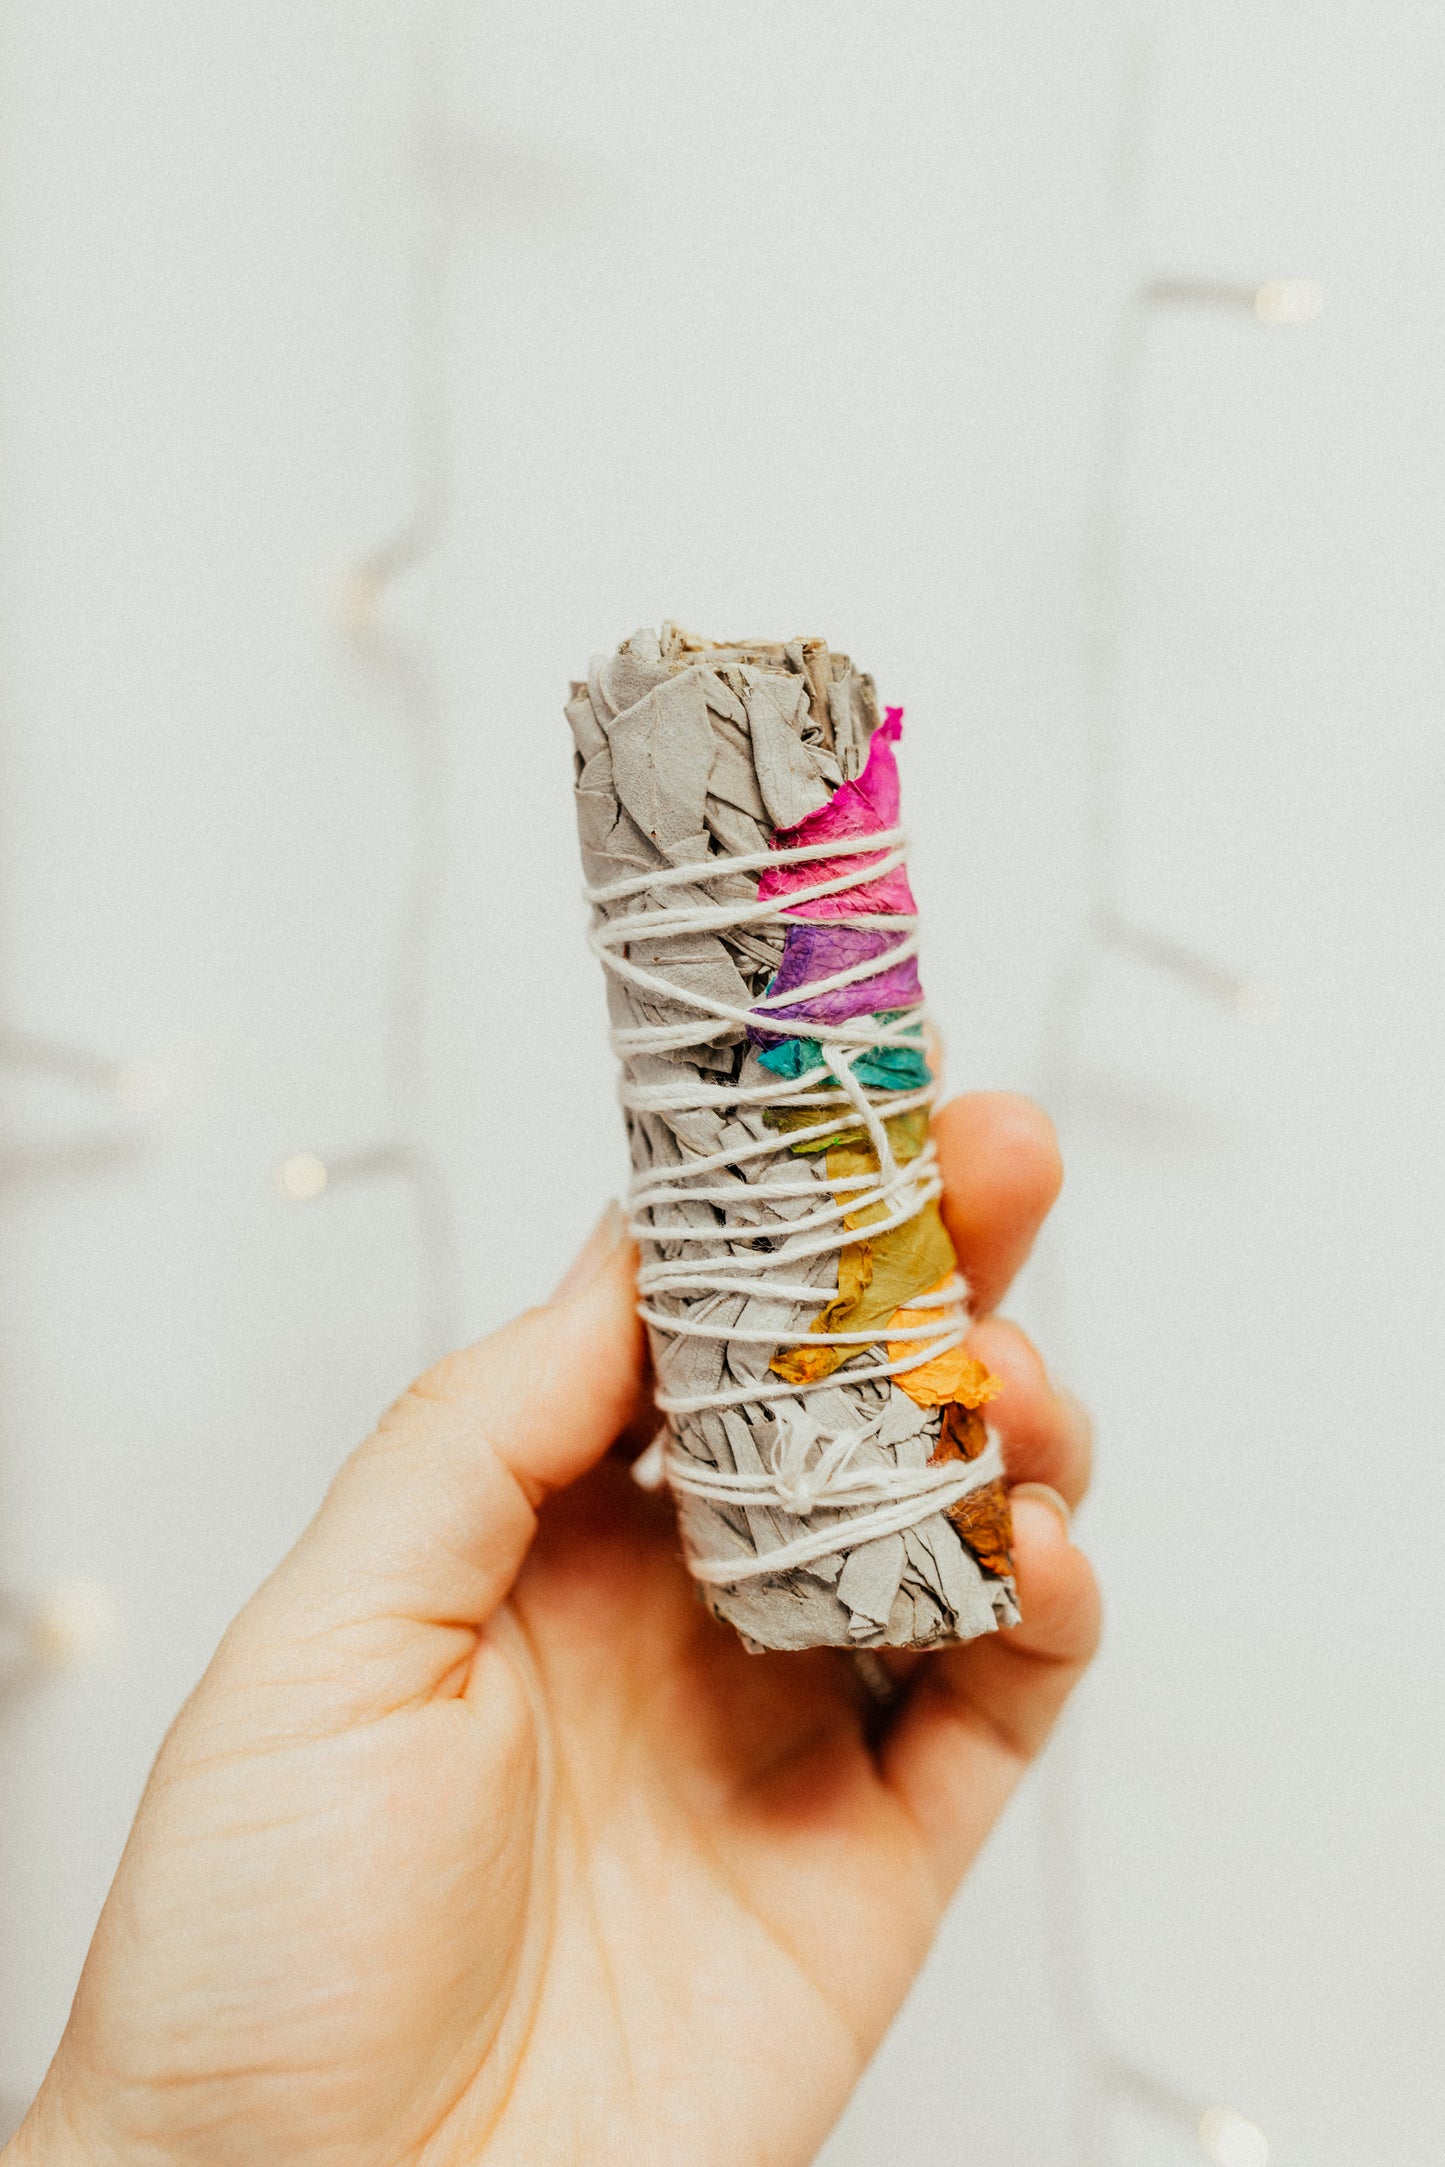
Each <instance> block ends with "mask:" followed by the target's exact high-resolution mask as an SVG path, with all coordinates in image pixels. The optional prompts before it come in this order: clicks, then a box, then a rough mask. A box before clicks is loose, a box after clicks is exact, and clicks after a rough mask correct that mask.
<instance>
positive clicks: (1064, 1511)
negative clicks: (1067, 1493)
mask: <svg viewBox="0 0 1445 2167" xmlns="http://www.w3.org/2000/svg"><path fill="white" fill-rule="evenodd" d="M1008 1495H1009V1503H1010V1504H1011V1505H1012V1504H1016V1503H1017V1502H1018V1500H1019V1499H1020V1498H1029V1497H1032V1498H1037V1500H1038V1502H1039V1503H1040V1504H1041V1505H1047V1506H1048V1508H1049V1510H1050V1512H1056V1513H1057V1514H1058V1516H1059V1518H1060V1520H1061V1521H1062V1522H1063V1527H1064V1533H1065V1534H1066V1535H1067V1534H1068V1532H1069V1529H1070V1528H1071V1527H1072V1525H1073V1520H1074V1516H1073V1514H1072V1512H1070V1510H1069V1507H1068V1505H1067V1503H1066V1501H1065V1500H1064V1499H1063V1498H1062V1497H1060V1495H1059V1493H1058V1491H1057V1490H1054V1489H1051V1488H1050V1487H1049V1485H1048V1483H1046V1482H1016V1483H1015V1484H1014V1486H1013V1488H1012V1489H1011V1490H1010V1491H1009V1494H1008Z"/></svg>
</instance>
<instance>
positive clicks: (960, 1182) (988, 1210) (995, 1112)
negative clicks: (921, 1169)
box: [933, 1091, 1064, 1317]
mask: <svg viewBox="0 0 1445 2167" xmlns="http://www.w3.org/2000/svg"><path fill="white" fill-rule="evenodd" d="M933 1139H934V1142H935V1143H936V1144H937V1146H938V1167H939V1172H940V1173H941V1174H942V1176H943V1184H944V1189H943V1197H942V1201H941V1209H942V1212H943V1220H944V1224H945V1226H946V1227H947V1228H948V1231H949V1233H950V1235H951V1236H952V1237H953V1246H954V1248H955V1250H956V1251H957V1252H958V1263H959V1269H960V1270H961V1271H962V1273H963V1276H964V1278H965V1279H966V1280H967V1281H968V1284H969V1287H970V1289H971V1290H972V1294H973V1313H974V1315H975V1316H978V1317H982V1316H986V1315H987V1314H988V1312H989V1311H990V1310H991V1309H996V1308H997V1306H998V1304H999V1303H1000V1302H1001V1301H1002V1300H1003V1297H1004V1295H1005V1294H1006V1292H1007V1291H1008V1287H1009V1283H1010V1281H1011V1280H1012V1279H1013V1277H1014V1274H1015V1273H1016V1272H1017V1271H1019V1270H1020V1268H1021V1267H1022V1265H1023V1263H1024V1261H1025V1259H1026V1258H1027V1256H1028V1253H1029V1251H1030V1250H1031V1249H1032V1247H1033V1245H1034V1237H1035V1235H1036V1234H1037V1233H1038V1231H1039V1228H1040V1227H1041V1226H1042V1225H1043V1223H1044V1220H1045V1219H1046V1218H1047V1217H1048V1214H1049V1210H1050V1207H1051V1206H1052V1204H1053V1202H1054V1199H1055V1197H1057V1195H1058V1193H1059V1190H1060V1188H1061V1187H1062V1186H1063V1179H1064V1169H1063V1162H1062V1161H1061V1159H1060V1157H1059V1144H1058V1138H1057V1137H1056V1136H1055V1134H1054V1125H1053V1123H1052V1121H1050V1119H1049V1117H1048V1115H1047V1114H1046V1113H1045V1112H1044V1110H1043V1108H1042V1107H1041V1106H1035V1104H1034V1102H1033V1100H1032V1099H1025V1098H1019V1097H1017V1096H1016V1095H1015V1094H1014V1093H1013V1092H1011V1091H973V1092H970V1093H969V1094H968V1096H967V1097H966V1098H961V1099H951V1100H950V1101H949V1103H948V1105H947V1106H944V1107H942V1108H940V1110H939V1112H938V1113H937V1114H935V1116H934V1119H933Z"/></svg>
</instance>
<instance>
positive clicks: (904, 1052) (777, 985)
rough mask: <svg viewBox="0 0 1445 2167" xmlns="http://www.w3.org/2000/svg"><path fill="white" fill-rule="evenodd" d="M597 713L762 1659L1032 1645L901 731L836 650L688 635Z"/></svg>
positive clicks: (640, 1064)
mask: <svg viewBox="0 0 1445 2167" xmlns="http://www.w3.org/2000/svg"><path fill="white" fill-rule="evenodd" d="M567 718H568V721H569V722H570V724H571V727H572V733H573V737H574V739H575V741H576V749H577V817H578V826H579V830H580V834H581V843H582V858H583V864H584V867H585V870H586V876H587V881H588V888H587V895H588V900H589V901H590V903H591V905H592V909H593V930H592V944H593V947H594V949H595V950H596V953H597V954H598V956H599V957H600V958H601V961H602V963H603V964H604V966H605V968H606V972H607V988H608V1005H609V1011H610V1014H611V1019H612V1026H613V1028H612V1043H613V1045H614V1047H615V1049H616V1051H617V1053H618V1055H619V1057H620V1059H621V1062H622V1086H621V1099H622V1104H623V1106H624V1108H625V1109H626V1116H627V1125H628V1135H629V1138H630V1141H631V1147H632V1163H633V1170H634V1172H633V1182H632V1189H631V1199H630V1203H631V1223H632V1230H633V1233H634V1234H635V1236H636V1237H637V1240H638V1242H639V1245H640V1248H641V1253H642V1265H641V1270H640V1274H639V1281H638V1284H639V1291H640V1295H641V1304H640V1306H641V1310H642V1315H643V1317H644V1318H645V1319H646V1322H647V1326H648V1330H649V1333H650V1335H651V1341H652V1350H653V1359H654V1366H655V1369H656V1374H657V1403H658V1406H659V1408H660V1409H661V1410H662V1412H663V1414H664V1415H665V1417H666V1429H665V1431H664V1433H663V1436H662V1438H661V1439H660V1440H659V1443H658V1445H657V1446H656V1447H655V1448H654V1456H655V1461H660V1469H661V1473H662V1474H663V1475H665V1477H666V1480H667V1482H668V1484H669V1485H670V1487H671V1489H672V1492H673V1494H674V1496H675V1498H676V1500H677V1504H678V1510H679V1515H680V1520H681V1526H682V1536H683V1548H684V1551H685V1554H686V1557H687V1561H688V1566H689V1569H690V1571H691V1572H692V1574H693V1576H694V1578H695V1579H696V1581H697V1583H698V1585H699V1588H700V1590H701V1591H702V1593H703V1595H704V1597H705V1599H706V1601H707V1602H708V1604H709V1605H710V1607H711V1608H712V1610H713V1611H714V1612H715V1613H716V1615H717V1616H719V1617H721V1618H726V1619H728V1620H729V1621H730V1622H731V1623H732V1624H733V1625H734V1626H736V1628H737V1629H738V1631H739V1632H740V1633H741V1634H742V1635H743V1637H744V1639H745V1640H746V1641H747V1643H748V1645H749V1646H751V1647H754V1648H809V1647H817V1646H840V1647H852V1648H868V1647H881V1646H888V1647H922V1646H929V1645H933V1644H936V1643H938V1642H942V1641H951V1640H967V1639H971V1638H972V1637H974V1636H975V1635H976V1634H978V1633H982V1632H987V1631H990V1630H991V1629H992V1628H993V1627H994V1626H995V1625H997V1624H1009V1623H1012V1622H1013V1621H1014V1619H1015V1618H1016V1616H1017V1611H1016V1609H1015V1605H1014V1590H1013V1580H1012V1560H1011V1558H1010V1555H1009V1523H1008V1501H1007V1496H1006V1493H1005V1490H1004V1486H1003V1481H1002V1473H1003V1470H1002V1465H1001V1462H1000V1458H999V1452H998V1446H997V1442H996V1440H994V1439H993V1438H992V1437H991V1436H990V1434H989V1432H988V1430H987V1428H986V1425H985V1421H984V1417H983V1415H982V1413H981V1409H982V1408H983V1406H984V1405H985V1404H986V1402H987V1401H988V1399H989V1398H991V1397H992V1395H993V1393H994V1391H995V1390H996V1389H997V1387H996V1385H995V1382H994V1380H993V1379H992V1378H990V1377H989V1376H988V1374H987V1372H986V1371H985V1370H984V1369H983V1368H982V1366H981V1365H980V1364H979V1363H978V1362H976V1361H974V1360H973V1359H972V1358H971V1357H970V1356H969V1355H968V1353H967V1351H966V1349H965V1347H964V1344H963V1341H964V1336H965V1333H966V1330H967V1306H966V1304H967V1290H966V1288H965V1286H964V1284H963V1281H962V1279H961V1278H960V1276H959V1273H958V1269H957V1262H956V1259H955V1256H954V1252H953V1247H952V1244H951V1242H950V1241H949V1237H948V1234H947V1232H946V1230H945V1228H944V1224H943V1220H942V1218H941V1216H940V1213H939V1208H938V1198H939V1194H940V1186H941V1185H940V1181H939V1177H938V1171H937V1165H936V1161H935V1155H934V1148H933V1145H932V1143H931V1142H930V1140H929V1135H928V1118H929V1107H930V1106H931V1104H932V1101H933V1097H934V1091H935V1084H934V1079H933V1076H932V1074H931V1072H930V1068H929V1063H928V1060H927V1058H926V1054H925V1046H924V1012H923V1002H922V992H921V988H920V986H919V981H918V970H917V962H916V956H917V952H918V927H917V913H916V910H915V907H914V903H913V897H912V893H911V891H910V889H909V884H908V874H907V869H906V863H905V860H906V845H905V839H904V836H903V833H902V831H901V829H900V827H899V825H898V813H899V804H898V771H897V764H896V760H895V756H894V745H895V744H896V742H897V739H898V735H899V729H900V722H901V713H900V711H899V710H897V709H890V710H889V711H888V713H887V714H886V715H884V716H880V714H879V710H878V705H877V701H876V698H875V696H874V690H873V684H872V680H871V679H870V678H868V677H866V676H864V675H862V674H861V673H860V672H859V671H857V670H855V669H854V668H853V665H852V664H851V663H850V662H849V660H848V658H847V657H846V656H845V655H838V654H833V653H830V651H829V650H828V648H827V647H826V646H825V645H824V644H823V642H821V641H819V640H795V641H792V642H790V643H788V644H786V645H781V644H780V645H776V646H774V645H768V644H753V643H747V644H740V645H735V646H725V645H715V644H713V643H711V642H708V641H704V640H698V639H694V638H692V637H690V636H688V635H686V634H684V633H681V632H679V631H678V630H677V629H676V628H675V627H673V626H670V625H669V626H664V627H663V630H662V632H661V634H657V633H653V632H639V633H635V634H634V635H633V637H632V638H631V639H630V640H627V641H625V642H624V643H623V645H622V646H621V647H620V648H619V649H618V651H617V653H616V654H615V655H611V656H607V657H605V658H601V659H599V660H598V661H597V662H595V663H594V665H593V667H592V671H591V674H590V675H589V677H588V679H587V681H586V683H585V684H576V685H574V686H573V687H572V697H571V699H570V701H569V702H568V707H567Z"/></svg>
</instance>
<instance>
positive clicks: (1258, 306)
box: [1254, 278, 1325, 324]
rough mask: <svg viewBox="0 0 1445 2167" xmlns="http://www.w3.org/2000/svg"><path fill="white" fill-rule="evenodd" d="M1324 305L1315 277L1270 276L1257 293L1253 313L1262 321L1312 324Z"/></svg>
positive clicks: (1323, 298)
mask: <svg viewBox="0 0 1445 2167" xmlns="http://www.w3.org/2000/svg"><path fill="white" fill-rule="evenodd" d="M1324 305H1325V297H1324V294H1323V293H1322V292H1321V290H1320V288H1319V287H1318V286H1317V285H1316V284H1315V281H1314V280H1313V279H1312V278H1268V279H1266V280H1265V282H1264V284H1263V285H1262V286H1260V287H1259V288H1258V289H1257V290H1256V292H1255V296H1254V313H1255V315H1256V316H1257V317H1258V318H1259V320H1260V322H1261V323H1262V324H1311V323H1313V322H1314V320H1315V318H1316V316H1318V315H1319V313H1320V310H1321V309H1322V308H1323V307H1324Z"/></svg>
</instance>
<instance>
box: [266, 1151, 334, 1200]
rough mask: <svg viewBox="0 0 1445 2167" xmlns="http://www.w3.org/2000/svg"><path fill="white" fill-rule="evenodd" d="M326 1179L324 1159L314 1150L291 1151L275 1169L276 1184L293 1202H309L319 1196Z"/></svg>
mask: <svg viewBox="0 0 1445 2167" xmlns="http://www.w3.org/2000/svg"><path fill="white" fill-rule="evenodd" d="M328 1179H329V1176H328V1174H327V1171H326V1161H325V1160H324V1159H318V1158H317V1156H316V1153H315V1152H314V1151H293V1152H292V1153H291V1155H290V1157H289V1158H286V1159H283V1160H282V1161H281V1164H280V1165H279V1166H278V1167H277V1169H276V1186H277V1188H278V1189H279V1190H280V1191H281V1194H282V1195H283V1196H289V1197H290V1199H291V1201H292V1203H293V1204H309V1203H310V1202H311V1201H312V1199H313V1198H314V1197H318V1196H320V1194H321V1192H322V1190H323V1189H324V1188H325V1187H326V1183H327V1181H328Z"/></svg>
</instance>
